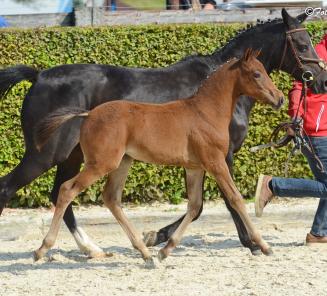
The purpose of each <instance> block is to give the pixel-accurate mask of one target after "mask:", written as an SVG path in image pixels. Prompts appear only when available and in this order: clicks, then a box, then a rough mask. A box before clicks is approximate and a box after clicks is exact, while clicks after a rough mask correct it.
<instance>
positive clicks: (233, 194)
mask: <svg viewBox="0 0 327 296" xmlns="http://www.w3.org/2000/svg"><path fill="white" fill-rule="evenodd" d="M220 154H221V155H220ZM220 154H219V155H217V156H218V157H216V158H215V160H214V161H208V160H207V161H206V163H205V167H206V171H208V172H209V173H210V174H211V175H213V176H214V177H215V179H216V181H217V183H218V186H219V188H220V189H221V190H222V191H223V193H224V194H225V196H226V198H227V199H228V200H229V202H230V205H231V206H232V207H233V208H234V209H235V211H237V213H238V214H239V216H240V217H241V219H242V221H243V223H244V225H245V227H246V229H247V232H248V233H249V236H250V239H251V240H252V241H253V242H255V243H256V244H257V245H258V246H259V247H260V249H261V251H262V252H263V253H264V254H266V255H270V254H272V250H271V248H270V246H269V245H268V244H267V243H266V242H265V240H264V239H263V238H262V237H261V235H260V233H259V232H258V231H257V229H256V227H255V226H254V224H253V223H252V221H251V219H250V216H249V214H248V213H247V211H246V207H245V203H244V201H243V198H242V195H241V193H240V192H239V191H238V189H237V188H236V186H235V184H234V181H233V179H232V177H231V175H230V173H229V170H228V166H227V164H226V162H225V158H224V156H223V153H220Z"/></svg>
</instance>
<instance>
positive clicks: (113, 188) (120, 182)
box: [103, 155, 154, 268]
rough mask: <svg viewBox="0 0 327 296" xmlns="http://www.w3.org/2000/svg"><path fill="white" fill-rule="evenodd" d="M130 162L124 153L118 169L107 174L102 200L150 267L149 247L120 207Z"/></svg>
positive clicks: (130, 159)
mask: <svg viewBox="0 0 327 296" xmlns="http://www.w3.org/2000/svg"><path fill="white" fill-rule="evenodd" d="M132 162H133V159H132V158H130V157H129V156H127V155H125V156H124V158H123V160H122V161H121V163H120V165H119V167H118V169H116V170H115V171H113V172H111V173H110V174H109V177H108V181H107V183H106V185H105V189H104V192H103V201H104V203H105V205H106V206H107V207H108V208H109V209H110V211H111V212H112V214H113V215H114V217H115V218H116V220H117V221H118V223H119V224H120V225H121V227H122V228H123V230H124V231H125V233H126V234H127V236H128V238H129V239H130V241H131V243H132V245H133V247H134V248H135V249H137V250H139V251H140V252H141V254H142V257H143V259H144V260H145V262H146V266H147V267H149V268H152V267H154V262H153V259H152V257H151V253H150V251H149V249H148V248H147V247H146V245H145V243H144V242H143V240H142V237H141V235H140V234H139V233H138V232H137V230H136V229H135V227H134V226H133V225H132V224H131V223H130V221H129V220H128V219H127V217H126V215H125V213H124V212H123V210H122V208H121V196H122V192H123V189H124V185H125V181H126V178H127V175H128V169H129V168H130V166H131V164H132Z"/></svg>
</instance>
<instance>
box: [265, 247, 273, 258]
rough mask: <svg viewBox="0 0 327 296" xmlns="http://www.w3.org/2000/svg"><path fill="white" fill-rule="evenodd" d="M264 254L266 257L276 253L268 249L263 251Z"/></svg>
mask: <svg viewBox="0 0 327 296" xmlns="http://www.w3.org/2000/svg"><path fill="white" fill-rule="evenodd" d="M262 253H264V254H265V255H266V256H272V255H274V252H273V250H272V248H268V249H267V250H265V251H262Z"/></svg>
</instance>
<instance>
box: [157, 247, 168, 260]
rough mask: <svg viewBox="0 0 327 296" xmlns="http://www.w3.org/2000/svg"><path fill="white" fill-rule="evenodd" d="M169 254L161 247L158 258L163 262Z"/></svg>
mask: <svg viewBox="0 0 327 296" xmlns="http://www.w3.org/2000/svg"><path fill="white" fill-rule="evenodd" d="M166 258H167V255H166V254H165V252H164V251H163V249H161V250H160V251H159V252H158V260H159V261H160V262H161V261H162V260H164V259H166Z"/></svg>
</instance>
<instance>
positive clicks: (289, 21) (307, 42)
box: [280, 9, 327, 93]
mask: <svg viewBox="0 0 327 296" xmlns="http://www.w3.org/2000/svg"><path fill="white" fill-rule="evenodd" d="M282 17H283V23H284V28H285V40H284V42H282V46H281V48H280V50H281V52H282V57H281V62H280V69H281V70H284V71H286V72H288V73H290V74H292V75H293V76H294V78H295V79H296V80H299V81H301V80H303V78H305V79H307V80H308V85H309V86H310V88H311V89H312V91H313V92H315V93H325V92H327V63H326V62H323V61H322V60H320V59H319V57H318V55H317V53H316V51H315V49H314V48H313V46H312V43H311V39H310V36H309V34H308V32H307V31H306V30H305V28H304V27H303V25H302V23H303V21H304V20H305V19H306V18H307V15H306V14H305V13H303V14H300V15H299V16H297V17H295V18H293V17H291V16H290V15H289V14H288V13H287V11H286V10H285V9H283V10H282Z"/></svg>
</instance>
